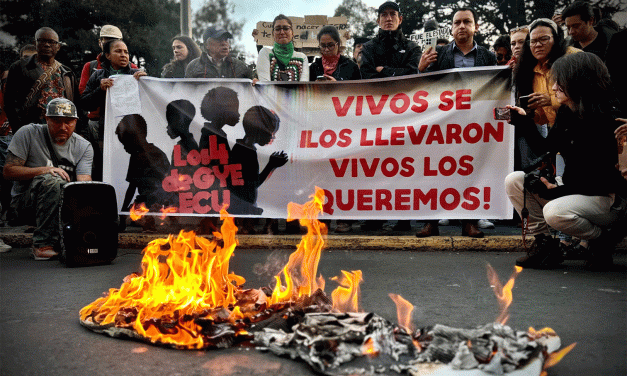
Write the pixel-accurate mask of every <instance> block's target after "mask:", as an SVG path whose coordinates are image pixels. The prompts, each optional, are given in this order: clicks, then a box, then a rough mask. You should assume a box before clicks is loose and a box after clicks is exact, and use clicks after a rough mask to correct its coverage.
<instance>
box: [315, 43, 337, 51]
mask: <svg viewBox="0 0 627 376" xmlns="http://www.w3.org/2000/svg"><path fill="white" fill-rule="evenodd" d="M335 46H337V43H327V44H324V43H320V46H319V47H320V49H321V50H330V49H333V48H334V47H335Z"/></svg>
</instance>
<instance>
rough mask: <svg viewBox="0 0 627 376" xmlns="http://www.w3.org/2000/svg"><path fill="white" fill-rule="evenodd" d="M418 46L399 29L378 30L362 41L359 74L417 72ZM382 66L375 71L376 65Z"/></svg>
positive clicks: (402, 74) (374, 75)
mask: <svg viewBox="0 0 627 376" xmlns="http://www.w3.org/2000/svg"><path fill="white" fill-rule="evenodd" d="M419 62H420V47H418V45H417V44H416V43H414V42H412V41H410V40H408V39H406V38H405V36H404V35H403V32H402V31H401V29H400V28H399V29H397V30H396V31H385V30H379V33H378V34H377V36H375V37H374V38H372V39H371V40H369V41H368V42H366V43H364V46H363V49H362V51H361V76H362V77H363V78H384V77H395V76H406V75H409V74H416V73H418V63H419ZM381 66H382V67H384V68H383V70H382V71H381V72H377V69H376V68H377V67H381Z"/></svg>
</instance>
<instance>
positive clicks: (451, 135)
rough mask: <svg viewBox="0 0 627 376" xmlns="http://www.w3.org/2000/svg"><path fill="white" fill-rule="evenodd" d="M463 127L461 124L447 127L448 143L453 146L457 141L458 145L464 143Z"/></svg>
mask: <svg viewBox="0 0 627 376" xmlns="http://www.w3.org/2000/svg"><path fill="white" fill-rule="evenodd" d="M461 134H462V126H461V125H459V124H447V125H446V143H447V144H452V143H453V141H455V143H456V144H461V143H462V137H461Z"/></svg>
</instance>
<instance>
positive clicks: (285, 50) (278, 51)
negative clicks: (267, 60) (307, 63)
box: [272, 42, 294, 66]
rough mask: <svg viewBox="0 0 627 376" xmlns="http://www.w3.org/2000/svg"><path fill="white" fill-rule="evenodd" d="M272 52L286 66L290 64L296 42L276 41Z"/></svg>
mask: <svg viewBox="0 0 627 376" xmlns="http://www.w3.org/2000/svg"><path fill="white" fill-rule="evenodd" d="M272 52H273V54H274V57H276V59H277V60H278V61H279V62H280V63H281V64H283V65H284V66H285V65H287V64H289V62H290V59H291V58H292V55H293V54H294V43H292V42H289V43H288V44H278V43H276V42H275V43H274V48H273V49H272Z"/></svg>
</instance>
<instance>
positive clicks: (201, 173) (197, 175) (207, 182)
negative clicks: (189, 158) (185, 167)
mask: <svg viewBox="0 0 627 376" xmlns="http://www.w3.org/2000/svg"><path fill="white" fill-rule="evenodd" d="M193 180H194V185H195V186H196V188H198V189H209V188H211V186H212V185H213V182H214V181H215V180H216V178H215V176H214V175H213V173H212V171H211V169H210V168H209V167H200V168H199V169H198V170H196V172H194V178H193Z"/></svg>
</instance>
